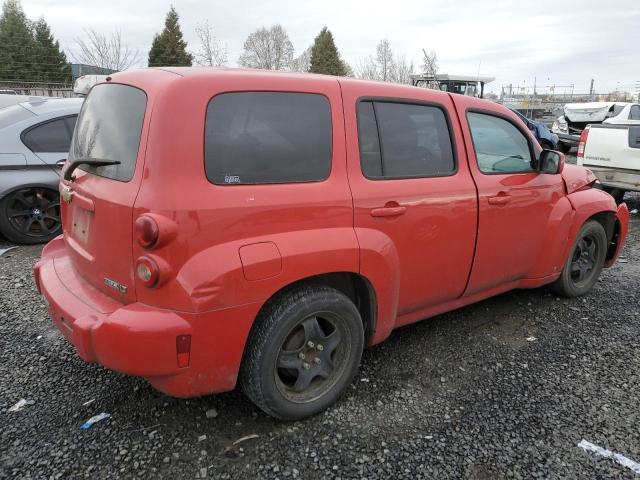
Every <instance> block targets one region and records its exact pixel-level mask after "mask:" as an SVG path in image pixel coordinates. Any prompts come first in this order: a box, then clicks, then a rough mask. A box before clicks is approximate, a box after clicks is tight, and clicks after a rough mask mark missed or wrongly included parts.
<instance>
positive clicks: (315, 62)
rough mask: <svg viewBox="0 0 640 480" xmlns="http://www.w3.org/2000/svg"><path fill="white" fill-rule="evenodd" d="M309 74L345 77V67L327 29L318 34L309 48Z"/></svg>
mask: <svg viewBox="0 0 640 480" xmlns="http://www.w3.org/2000/svg"><path fill="white" fill-rule="evenodd" d="M309 71H310V72H311V73H325V74H327V75H339V76H345V75H347V71H348V69H347V65H346V64H345V63H344V62H343V61H342V59H341V58H340V53H338V47H336V44H335V42H334V41H333V34H332V33H331V32H330V31H329V29H328V28H327V27H324V28H323V29H322V30H320V33H319V34H318V36H317V37H316V39H315V41H314V42H313V46H312V47H311V67H310V68H309Z"/></svg>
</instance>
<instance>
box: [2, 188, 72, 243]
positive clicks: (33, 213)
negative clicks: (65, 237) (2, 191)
mask: <svg viewBox="0 0 640 480" xmlns="http://www.w3.org/2000/svg"><path fill="white" fill-rule="evenodd" d="M0 232H2V234H3V235H4V236H5V237H6V238H7V240H9V241H11V242H13V243H18V244H24V245H33V244H36V243H46V242H48V241H49V240H52V239H53V238H54V237H56V236H58V235H59V234H60V233H61V232H62V224H61V222H60V195H59V193H58V192H56V191H54V190H51V189H48V188H23V189H20V190H16V191H14V192H11V193H10V194H8V195H7V196H6V197H5V198H3V199H2V201H0Z"/></svg>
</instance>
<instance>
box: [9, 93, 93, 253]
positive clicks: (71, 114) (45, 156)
mask: <svg viewBox="0 0 640 480" xmlns="http://www.w3.org/2000/svg"><path fill="white" fill-rule="evenodd" d="M81 105H82V99H79V98H67V99H42V98H38V99H32V101H30V102H22V103H18V104H15V105H12V106H9V107H5V108H3V109H0V232H1V233H2V234H3V235H4V236H5V237H6V238H7V239H8V240H10V241H12V242H15V243H23V244H32V243H40V242H47V241H49V240H51V239H52V238H54V237H55V236H57V235H59V234H60V232H61V230H62V225H61V223H60V200H59V194H58V184H59V174H60V168H61V167H62V163H63V162H64V161H65V160H66V158H67V152H68V151H69V144H70V143H71V135H72V133H73V128H74V125H75V122H76V119H77V117H78V112H79V111H80V106H81Z"/></svg>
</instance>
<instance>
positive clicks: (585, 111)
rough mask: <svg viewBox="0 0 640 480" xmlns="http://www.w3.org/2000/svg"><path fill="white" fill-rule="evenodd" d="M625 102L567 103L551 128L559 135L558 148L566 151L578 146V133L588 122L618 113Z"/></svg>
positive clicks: (596, 122) (604, 118) (594, 121)
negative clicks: (562, 113)
mask: <svg viewBox="0 0 640 480" xmlns="http://www.w3.org/2000/svg"><path fill="white" fill-rule="evenodd" d="M626 105H627V103H621V102H589V103H567V104H566V105H565V106H564V115H562V116H560V117H558V118H557V120H556V121H555V122H553V125H552V127H551V130H552V131H553V132H554V133H556V134H557V135H558V137H560V149H561V150H562V151H563V152H565V153H566V152H568V151H570V150H571V149H572V148H574V147H577V146H578V142H579V141H580V134H581V133H582V131H583V130H584V129H585V127H586V126H587V125H589V124H591V125H595V124H599V123H602V122H604V121H605V120H606V119H608V118H610V117H615V116H616V115H618V114H619V113H620V112H621V111H622V109H624V108H625V106H626Z"/></svg>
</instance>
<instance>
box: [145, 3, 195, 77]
mask: <svg viewBox="0 0 640 480" xmlns="http://www.w3.org/2000/svg"><path fill="white" fill-rule="evenodd" d="M178 20H179V17H178V12H176V9H175V8H173V6H171V9H170V10H169V13H167V18H166V20H165V22H164V30H162V32H161V33H159V34H156V36H155V38H154V39H153V44H152V45H151V50H150V51H149V66H150V67H169V66H174V67H182V66H187V67H190V66H191V64H192V62H193V55H191V54H190V53H188V52H187V42H185V41H184V40H183V39H182V31H181V30H180V24H179V23H178Z"/></svg>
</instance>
